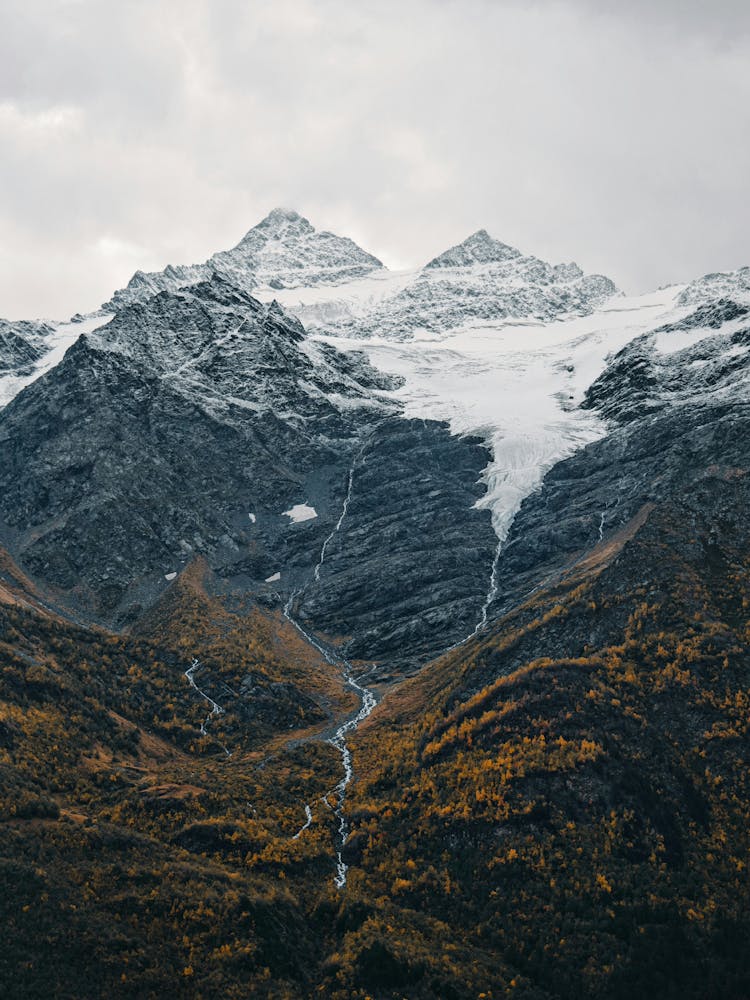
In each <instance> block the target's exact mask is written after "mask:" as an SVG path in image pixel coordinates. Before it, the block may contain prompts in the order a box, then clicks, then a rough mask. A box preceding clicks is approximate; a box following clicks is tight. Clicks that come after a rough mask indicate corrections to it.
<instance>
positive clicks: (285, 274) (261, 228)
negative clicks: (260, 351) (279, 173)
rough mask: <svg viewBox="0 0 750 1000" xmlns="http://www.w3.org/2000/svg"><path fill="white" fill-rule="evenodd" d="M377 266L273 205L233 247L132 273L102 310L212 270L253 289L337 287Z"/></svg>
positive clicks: (193, 280) (191, 282) (340, 240)
mask: <svg viewBox="0 0 750 1000" xmlns="http://www.w3.org/2000/svg"><path fill="white" fill-rule="evenodd" d="M382 268H383V265H382V264H381V262H380V261H379V260H378V259H377V258H376V257H373V256H372V254H369V253H367V252H366V251H365V250H362V249H361V248H360V247H358V246H357V244H356V243H354V242H353V241H352V240H350V239H348V238H346V237H341V236H335V235H334V234H333V233H329V232H318V230H316V229H315V228H314V226H312V225H311V224H310V222H308V220H307V219H305V218H303V217H302V216H301V215H299V214H298V213H297V212H293V211H289V210H287V209H283V208H275V209H274V210H273V211H272V212H270V213H269V214H268V215H267V216H266V217H265V219H263V220H262V221H261V222H259V223H258V224H257V226H253V228H252V229H250V230H249V232H247V233H246V234H245V236H244V237H243V238H242V239H241V240H240V242H239V243H238V244H237V246H236V247H233V248H232V249H231V250H222V251H220V252H219V253H215V254H214V255H213V256H212V257H210V258H209V259H208V260H207V261H206V262H205V264H194V265H187V266H186V265H182V264H180V265H177V266H172V265H171V264H170V265H169V266H168V267H166V268H165V269H164V271H158V272H151V273H148V274H145V273H144V272H143V271H136V273H135V274H134V275H133V277H132V278H131V279H130V281H129V282H128V284H127V286H126V287H125V288H121V289H119V290H118V291H116V292H115V293H114V295H113V296H112V298H111V300H110V301H109V302H107V303H105V305H104V306H103V307H102V308H103V309H105V310H107V311H110V310H115V309H119V308H120V307H122V306H124V305H129V304H131V303H133V302H141V301H143V300H144V299H146V298H148V297H149V296H150V295H153V294H154V293H156V292H160V291H165V290H170V291H174V290H175V289H177V288H181V287H183V286H185V285H194V284H196V283H198V282H200V281H205V280H207V279H209V278H210V277H211V275H212V274H214V273H215V274H219V275H221V276H222V277H224V278H226V279H228V280H230V281H231V282H232V283H233V284H235V285H237V286H238V287H239V288H241V289H242V290H244V291H246V292H252V291H257V290H258V289H264V288H267V289H273V290H279V289H283V288H297V287H299V286H303V287H317V286H318V285H339V284H342V283H344V282H348V281H351V280H353V279H356V278H362V277H364V276H365V275H368V274H371V273H373V272H377V271H379V270H381V269H382Z"/></svg>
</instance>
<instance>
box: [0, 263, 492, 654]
mask: <svg viewBox="0 0 750 1000" xmlns="http://www.w3.org/2000/svg"><path fill="white" fill-rule="evenodd" d="M396 385H397V382H396V381H394V379H392V378H390V377H388V376H384V375H382V374H380V373H378V372H377V371H376V370H375V369H373V368H372V367H371V366H370V365H369V363H368V362H367V361H366V360H365V358H364V356H362V355H359V354H357V353H356V352H353V353H348V354H342V353H340V352H338V351H337V350H335V349H334V348H332V347H330V346H329V345H327V344H325V343H321V342H315V341H311V340H309V339H307V337H306V335H305V331H304V329H303V328H302V326H301V325H300V324H299V322H298V321H297V320H295V319H293V318H292V317H290V316H289V315H287V314H286V313H284V311H283V310H282V309H281V308H280V307H279V306H278V305H277V304H276V303H271V304H269V305H263V304H262V303H260V302H258V301H257V300H256V299H254V298H252V297H250V296H249V295H248V294H247V293H246V292H245V291H243V290H242V289H240V288H238V287H237V286H236V285H234V284H232V283H231V282H230V281H228V280H227V279H226V278H225V277H223V276H219V275H217V274H214V275H212V277H211V278H210V280H208V281H205V282H200V283H198V284H195V285H190V286H187V287H186V288H183V289H180V290H178V291H162V292H160V293H158V294H156V295H153V296H151V297H150V298H148V299H147V300H146V301H144V302H134V303H132V304H130V305H128V306H125V307H123V308H122V309H121V310H120V311H119V312H118V313H117V314H116V316H115V317H114V318H113V319H112V320H111V321H110V322H109V323H108V324H107V325H105V326H103V327H101V328H99V329H97V330H93V331H92V332H90V333H88V334H84V335H83V336H81V337H80V338H79V340H78V341H77V342H76V344H75V345H74V346H73V347H72V348H71V349H70V350H69V351H68V353H67V354H66V356H65V358H64V360H63V361H62V362H61V363H60V364H59V365H58V366H57V367H55V368H54V369H52V371H50V372H49V373H48V374H46V375H44V376H42V377H41V378H39V379H38V380H37V381H36V382H35V383H34V384H33V385H31V386H29V387H27V388H26V389H25V390H24V391H23V392H22V393H21V394H20V395H19V396H18V397H17V398H16V399H15V400H14V401H13V402H12V403H11V404H10V405H9V406H8V407H6V408H5V409H4V410H3V411H0V449H2V453H3V456H4V459H5V461H4V462H3V463H2V467H1V468H0V494H2V499H0V516H1V517H2V527H1V528H0V533H1V534H2V537H3V539H4V541H5V542H7V544H8V546H9V548H10V549H11V550H12V551H13V553H14V554H15V556H16V557H17V558H18V559H19V560H20V561H21V563H22V564H23V565H24V566H25V567H26V568H27V569H28V570H29V571H30V572H31V573H33V575H34V576H35V577H36V578H37V579H38V580H40V581H42V582H43V583H44V584H45V585H46V586H47V587H49V588H52V589H54V590H55V591H56V593H57V594H58V595H60V596H61V597H62V599H63V600H64V601H66V602H67V603H68V604H70V605H72V606H75V607H78V608H79V609H83V610H85V611H87V612H88V613H90V614H94V615H95V616H98V617H99V618H101V619H104V620H106V621H108V622H114V623H115V624H116V623H117V622H121V621H130V620H132V616H133V614H134V611H133V608H134V607H135V606H140V607H148V606H149V604H151V603H152V602H153V600H155V599H156V597H157V596H158V594H159V593H160V592H161V591H162V590H163V589H164V588H165V587H166V586H167V585H168V582H169V580H170V579H172V578H173V576H174V574H176V573H179V572H180V570H181V568H182V567H184V566H185V565H187V564H188V563H189V562H190V561H191V560H192V559H194V558H195V557H196V556H199V555H201V556H204V557H205V558H206V559H207V560H208V562H209V565H210V566H211V567H212V568H213V569H214V571H215V572H216V573H217V575H218V576H219V578H220V579H221V580H223V581H224V585H225V587H226V589H227V590H228V591H229V592H238V593H242V594H252V595H255V597H256V598H257V599H258V600H259V601H261V602H263V603H265V604H267V605H269V604H270V605H271V606H273V605H274V604H276V605H283V604H284V603H285V602H286V600H287V599H288V597H289V595H290V594H291V593H293V592H297V591H299V592H300V593H301V595H304V596H301V597H300V599H301V600H304V602H306V603H305V606H306V607H307V602H310V608H311V610H310V611H309V612H306V613H308V614H312V610H313V609H314V611H315V614H316V616H317V617H316V622H315V624H316V626H320V627H321V628H325V630H326V631H327V632H329V633H330V634H331V635H333V636H346V637H347V638H348V640H349V641H350V644H351V652H352V655H355V654H356V655H357V656H360V657H362V658H370V659H387V658H390V657H392V656H394V657H395V660H394V662H396V666H397V668H400V669H408V668H410V667H411V666H413V665H415V664H416V662H417V661H418V660H419V659H420V658H422V657H424V656H429V655H434V654H435V653H437V652H439V651H440V650H441V649H442V648H443V647H444V646H445V645H447V644H449V643H450V642H453V641H456V640H457V639H459V638H461V637H462V635H463V633H464V631H465V630H466V629H467V627H468V625H469V624H472V625H473V621H474V620H475V619H476V617H477V615H478V609H479V607H481V604H482V600H483V598H484V593H485V590H486V581H487V577H488V575H489V568H490V563H491V560H492V552H493V548H494V543H495V538H494V534H493V531H492V528H491V524H490V518H489V514H488V513H486V512H479V511H477V510H474V509H473V504H474V502H475V500H476V499H478V497H479V495H480V494H481V493H482V488H481V487H478V486H477V485H476V483H477V482H478V480H479V478H480V473H481V470H482V468H483V467H484V465H485V464H486V461H487V452H486V450H485V448H484V447H482V445H481V444H480V442H478V441H473V440H468V439H461V438H456V437H453V436H452V435H451V434H450V433H449V431H448V429H447V427H446V426H445V425H441V424H439V423H436V422H430V421H426V422H424V421H407V420H405V419H404V418H403V416H402V415H401V410H400V407H399V405H398V404H397V403H396V402H394V400H393V399H392V398H391V397H390V395H389V394H388V391H389V390H392V389H393V388H395V386H396ZM360 465H361V468H360ZM363 470H365V471H364V473H363ZM352 474H353V475H354V477H355V485H354V492H353V497H352V503H351V507H350V512H349V514H348V516H347V518H345V519H344V520H343V521H341V515H342V509H343V503H344V499H345V497H346V496H347V492H348V491H349V489H350V486H351V475H352ZM300 512H301V513H300ZM340 521H341V523H340V524H339V522H340ZM337 525H338V529H337ZM381 529H382V530H381ZM329 535H330V536H332V537H331V540H330V544H328V545H327V546H326V553H327V556H328V558H327V560H326V562H325V563H324V564H323V565H322V566H320V568H319V572H318V574H317V575H318V579H315V569H316V566H318V563H319V562H320V557H321V552H322V550H323V545H324V542H325V541H326V538H327V537H328V536H329ZM446 566H450V567H451V569H452V572H451V575H450V577H449V578H448V579H446V578H444V577H445V573H444V571H445V568H446ZM354 577H356V583H355V581H354ZM312 584H314V587H313V586H312ZM415 613H419V614H421V613H424V614H425V616H426V617H425V619H424V622H423V624H422V625H420V626H418V627H417V626H415V624H414V621H413V618H414V615H415Z"/></svg>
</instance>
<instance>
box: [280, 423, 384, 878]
mask: <svg viewBox="0 0 750 1000" xmlns="http://www.w3.org/2000/svg"><path fill="white" fill-rule="evenodd" d="M368 441H369V439H366V440H365V441H364V442H363V444H362V447H361V448H360V449H359V451H358V452H357V454H356V455H355V457H354V461H353V462H352V464H351V467H350V469H349V479H348V483H347V491H346V496H345V497H344V502H343V504H342V507H341V514H340V515H339V519H338V521H337V522H336V524H335V526H334V528H333V531H331V533H330V534H329V535H328V536H327V537H326V539H325V541H324V542H323V545H322V547H321V550H320V556H319V558H318V562H317V564H316V566H315V570H314V572H313V579H314V580H319V579H320V568H321V566H322V565H323V563H324V562H325V557H326V550H327V549H328V546H329V545H330V543H331V541H332V540H333V538H334V537H335V536H336V535H337V534H338V532H339V531H340V530H341V525H342V524H343V523H344V519H345V518H346V512H347V510H348V509H349V503H350V502H351V498H352V491H353V489H354V474H355V472H356V469H357V465H358V463H359V462H360V461H361V460H362V459H363V456H364V453H365V449H366V448H367V444H368ZM304 589H305V588H304V587H303V588H301V589H300V590H295V591H293V592H292V594H290V596H289V599H288V601H287V602H286V604H285V605H284V617H285V618H286V619H287V621H289V622H290V623H291V624H292V625H293V626H294V627H295V628H296V629H297V631H298V632H299V633H300V635H301V636H302V637H303V638H304V639H305V640H306V641H307V642H309V643H310V645H311V646H313V647H314V648H315V649H317V650H318V652H319V653H320V654H321V656H323V657H324V659H325V660H327V662H328V663H330V664H331V665H332V666H337V667H340V668H341V671H342V673H343V676H344V681H345V682H346V684H347V685H348V686H349V687H350V688H352V690H353V691H356V693H357V695H358V697H359V700H360V708H359V711H358V712H357V714H356V715H354V716H352V717H350V718H349V719H347V720H346V721H345V722H343V723H342V724H341V725H340V726H339V728H338V729H337V730H336V732H335V733H334V734H333V736H331V737H330V739H329V740H328V743H330V744H331V746H333V747H335V748H336V749H337V750H338V752H339V753H340V754H341V765H342V768H343V771H344V774H343V777H342V778H341V781H339V783H338V784H337V785H336V787H335V789H334V790H333V793H332V794H335V796H336V805H335V806H334V807H333V812H334V815H335V816H336V819H337V820H338V846H337V850H336V876H335V878H334V884H335V885H336V888H337V889H343V888H344V886H345V885H346V874H347V871H348V866H347V864H346V863H345V862H344V859H343V849H344V845H345V844H346V841H347V838H348V836H349V824H348V823H347V821H346V816H345V814H344V800H345V798H346V789H347V787H348V786H349V784H350V782H351V780H352V778H353V777H354V769H353V767H352V754H351V751H350V749H349V747H348V745H347V742H346V737H347V734H348V733H351V732H353V731H354V730H355V729H356V728H357V726H359V724H360V723H361V722H363V721H364V720H365V719H366V718H367V716H368V715H370V713H371V712H372V710H373V709H374V708H375V706H376V705H377V699H376V697H375V695H374V693H373V692H372V691H371V690H370V688H367V687H365V686H364V685H362V684H360V683H359V681H358V680H357V679H356V678H355V677H354V674H353V672H352V665H351V664H350V663H349V662H348V660H345V659H344V658H343V657H341V656H338V655H337V654H336V653H335V652H334V650H333V649H329V648H326V646H324V645H323V643H321V642H320V641H319V640H318V639H316V638H315V636H314V635H312V634H311V633H310V632H308V631H307V630H306V629H304V628H303V627H302V626H301V625H300V623H299V622H298V621H297V619H296V618H295V617H294V615H293V614H292V610H293V608H294V604H295V601H296V600H297V598H298V597H300V596H301V595H302V593H303V592H304ZM324 801H325V802H326V804H328V796H325V798H324ZM305 815H306V817H307V819H306V822H305V825H304V826H303V827H302V828H301V829H300V830H299V832H298V833H296V834H295V836H294V839H295V840H296V838H297V837H299V835H300V834H301V833H302V832H303V831H304V830H306V829H307V828H308V827H309V826H310V825H311V823H312V810H311V809H310V806H309V805H306V806H305Z"/></svg>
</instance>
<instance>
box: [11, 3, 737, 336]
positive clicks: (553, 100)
mask: <svg viewBox="0 0 750 1000" xmlns="http://www.w3.org/2000/svg"><path fill="white" fill-rule="evenodd" d="M707 10H708V5H705V4H698V3H695V4H693V3H690V2H684V3H683V2H679V3H678V0H663V2H661V3H646V2H645V0H637V2H634V3H630V4H615V3H614V2H612V3H609V2H608V0H604V2H598V0H597V2H596V3H595V2H594V0H537V2H535V3H520V2H516V0H507V2H504V3H492V4H490V3H488V2H487V0H463V2H461V3H458V2H456V0H412V2H411V3H409V4H397V3H396V2H395V0H380V2H378V3H375V2H373V0H362V2H359V3H357V4H351V3H347V2H345V0H275V2H262V3H261V2H250V3H248V2H246V0H242V2H240V0H213V2H209V0H180V2H178V0H148V2H147V0H126V2H121V3H118V4H110V3H103V2H95V0H67V2H60V0H56V2H54V0H37V2H35V3H26V4H21V3H18V2H16V0H10V2H7V3H5V4H3V5H2V8H0V150H1V153H2V155H0V192H2V193H0V315H3V314H5V315H16V316H20V315H40V314H47V315H64V314H70V313H71V312H73V311H75V310H78V309H89V308H92V307H93V306H95V305H97V304H98V303H99V302H100V301H103V300H104V299H105V298H107V297H108V295H109V293H110V292H111V290H112V288H113V287H115V286H116V285H119V284H122V283H123V282H124V281H126V280H127V278H128V277H129V275H130V273H132V271H133V270H134V269H135V267H138V266H141V267H144V268H149V267H157V266H159V267H160V266H164V265H165V264H166V263H168V262H191V261H194V260H199V259H204V258H205V257H207V256H208V255H209V254H210V253H211V252H213V251H214V250H216V249H219V248H221V247H225V246H228V245H230V244H232V243H233V242H235V241H236V240H237V239H239V238H240V236H241V235H242V234H243V233H244V232H245V231H246V230H247V229H248V228H249V227H250V226H251V225H252V224H254V222H256V221H257V220H258V219H259V218H260V217H261V216H262V215H263V214H265V212H266V211H267V210H268V209H269V208H271V207H273V205H274V204H277V203H281V204H286V205H290V206H292V207H295V208H297V209H299V210H300V211H302V212H304V213H305V214H307V215H308V216H309V217H310V218H311V219H312V221H313V222H314V223H316V224H318V225H321V226H325V227H327V228H331V229H335V230H338V231H340V232H342V233H345V234H347V235H351V236H353V237H354V238H355V239H357V240H358V241H359V242H361V243H362V244H363V245H365V246H366V247H367V248H368V249H369V250H372V251H373V252H375V253H376V254H378V256H382V257H385V258H386V260H391V261H393V262H395V263H401V264H419V263H421V262H423V261H425V260H427V259H429V258H430V257H432V256H434V255H435V254H436V253H438V252H439V251H441V250H442V249H444V248H445V247H447V246H448V245H450V244H451V243H455V242H457V241H458V240H460V239H462V238H463V237H464V236H466V235H467V234H468V233H469V232H471V231H473V230H475V229H478V228H480V227H486V228H488V229H489V230H490V231H492V232H493V233H495V234H496V235H497V236H499V237H500V238H502V239H506V240H507V241H508V242H512V243H515V244H516V245H519V246H521V247H522V248H523V249H525V250H528V251H530V252H535V253H538V254H540V255H543V256H547V257H548V258H551V259H555V260H558V259H570V258H577V259H578V260H579V261H580V262H581V264H582V265H584V266H585V267H586V268H587V269H589V270H601V271H605V272H607V273H610V274H611V275H612V276H613V277H614V278H615V280H617V281H618V282H620V283H621V284H623V285H624V286H626V287H629V288H645V287H649V286H655V285H657V284H662V283H666V282H668V281H675V280H680V279H689V278H691V277H692V276H694V275H695V274H698V273H703V272H705V271H707V270H714V269H718V268H726V267H736V266H739V265H740V264H744V263H747V262H748V259H750V253H749V252H748V245H747V228H748V227H747V222H748V219H747V210H746V201H747V198H746V190H747V181H746V178H747V176H748V175H749V173H750V111H749V110H748V109H749V108H750V70H749V69H748V67H749V66H750V59H749V58H748V57H749V56H750V41H748V34H747V32H746V28H747V22H748V13H747V11H746V9H745V4H739V3H737V4H735V3H732V2H730V0H726V2H724V3H715V4H713V5H712V6H711V10H712V11H713V14H714V16H713V17H711V18H708V17H707V16H706V11H707ZM721 25H724V26H730V25H731V29H732V30H731V31H728V30H724V29H723V28H722V29H721V30H719V27H720V26H721ZM717 26H718V27H717Z"/></svg>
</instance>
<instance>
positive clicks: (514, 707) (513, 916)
mask: <svg viewBox="0 0 750 1000" xmlns="http://www.w3.org/2000/svg"><path fill="white" fill-rule="evenodd" d="M748 273H749V272H748V269H747V268H743V269H740V270H739V271H736V272H732V273H726V274H713V275H707V276H705V277H704V278H701V279H698V280H696V281H694V282H692V283H691V284H689V285H684V286H676V287H673V288H667V289H661V290H659V291H658V292H656V293H653V294H650V295H646V296H639V297H625V296H622V295H618V294H615V288H614V286H613V285H612V283H611V282H609V281H608V279H604V278H600V277H597V276H588V277H587V276H585V275H583V274H582V273H581V272H580V269H578V268H577V267H576V266H575V265H557V266H554V267H553V266H552V265H549V264H546V263H544V262H543V261H540V260H538V259H536V258H533V257H526V256H524V255H522V254H521V253H520V252H519V251H517V250H515V249H514V248H512V247H509V246H507V245H505V244H502V243H500V242H498V241H496V240H494V239H492V238H491V237H490V236H489V235H488V234H487V233H486V232H484V231H480V232H479V233H477V234H475V235H474V236H473V237H470V238H469V239H468V240H466V241H464V242H463V243H462V244H460V245H458V246H457V247H454V248H451V250H449V251H446V253H444V254H441V255H440V256H438V257H436V258H435V259H434V260H433V261H431V262H430V263H429V264H428V265H427V266H426V267H424V268H423V269H421V270H420V271H419V272H416V273H411V274H402V275H392V274H390V273H389V272H387V270H386V269H385V268H383V267H382V266H381V265H380V264H379V262H378V261H377V260H375V259H374V258H372V257H370V256H369V255H367V254H365V253H364V251H361V250H360V249H359V248H358V247H356V246H355V245H354V244H352V243H351V242H350V241H346V240H342V239H340V238H338V237H334V236H331V234H326V233H318V232H316V231H315V230H314V229H313V228H312V226H310V224H309V223H307V222H306V220H304V219H302V218H301V217H300V216H298V215H296V213H290V212H278V211H277V212H273V213H271V215H270V216H269V217H268V218H267V219H266V220H264V222H263V223H261V224H260V225H259V226H256V227H255V228H254V229H252V230H250V232H249V233H248V236H247V237H246V238H245V239H244V240H243V241H242V243H241V244H240V245H239V246H238V247H237V248H235V249H234V250H232V251H228V252H226V253H225V254H217V255H215V256H214V258H212V259H211V261H210V262H209V263H207V264H206V265H199V266H197V267H191V268H171V269H167V271H165V272H163V273H162V274H159V275H137V276H135V277H134V279H133V281H132V282H131V283H130V285H129V286H128V288H126V289H123V290H121V291H120V292H117V293H115V296H113V299H112V301H111V303H109V304H108V307H109V308H111V310H112V312H110V313H102V314H99V315H97V316H92V317H87V318H85V319H83V318H78V322H76V323H73V322H71V323H69V324H48V325H47V326H41V325H40V326H22V325H19V324H15V325H13V327H12V328H10V327H3V328H2V330H3V332H4V339H3V340H2V344H3V345H4V347H3V350H4V355H3V356H4V357H5V358H6V359H8V360H7V368H6V376H5V381H2V382H0V392H4V395H3V396H2V397H0V405H2V404H4V403H5V404H7V405H4V407H3V408H2V409H0V457H1V458H2V461H0V544H2V545H3V546H4V548H3V549H0V773H2V776H3V782H2V794H0V823H2V824H3V833H4V834H5V836H4V841H3V842H4V845H5V847H4V850H3V852H2V857H0V870H1V871H2V877H3V884H4V885H5V886H6V887H8V888H9V890H10V891H8V892H6V893H5V896H4V898H5V908H4V910H3V922H4V927H5V928H6V937H5V947H4V949H3V954H2V957H0V988H1V989H2V992H3V993H4V995H9V996H19V997H34V996H40V995H47V994H49V995H60V996H67V995H71V996H72V995H76V996H81V997H88V996H91V997H94V996H101V995H103V994H104V993H108V992H109V993H113V994H114V995H122V996H133V997H143V996H160V995H165V994H169V995H175V996H185V997H188V996H195V995H197V994H198V993H200V994H201V995H204V996H237V997H239V996H246V995H247V993H248V991H250V992H252V993H253V995H257V996H259V997H269V998H271V997H273V998H275V1000H281V998H291V997H303V996H310V997H312V996H320V995H324V996H329V997H331V998H332V1000H349V998H351V997H359V998H362V1000H363V998H364V997H367V996H370V997H377V998H393V1000H396V998H401V997H403V996H409V997H410V998H414V1000H433V998H436V997H440V998H441V1000H442V998H453V1000H469V998H471V1000H475V998H476V997H481V996H484V997H486V998H492V997H498V996H513V997H522V998H524V1000H580V998H585V1000H625V998H630V997H632V996H648V997H654V998H655V1000H675V998H676V997H680V998H689V1000H705V998H707V997H717V998H718V997H721V998H722V1000H727V998H729V1000H745V998H746V997H747V995H748V993H749V992H750V968H749V967H748V964H747V949H746V948H745V947H744V943H745V941H746V939H747V934H748V930H750V928H748V924H747V913H748V911H749V910H750V905H749V904H750V900H749V899H748V891H747V880H746V878H745V875H746V871H745V868H746V864H747V854H748V848H749V847H750V845H748V840H747V831H748V829H749V828H750V796H749V794H748V791H749V790H748V787H747V763H748V761H747V747H748V732H747V720H748V705H749V704H750V701H749V699H750V693H749V692H750V678H749V677H748V672H747V663H748V662H749V661H750V650H749V649H748V636H749V635H750V632H749V631H748V630H749V628H750V619H749V618H748V608H749V607H750V593H748V585H747V582H748V579H750V576H748V568H749V567H750V534H748V528H747V519H746V516H745V515H746V510H747V506H748V502H750V494H748V490H749V489H750V486H749V485H748V484H750V475H749V474H750V450H749V448H750V446H749V445H748V441H750V436H749V435H748V427H747V423H748V418H749V415H750V407H749V404H750V358H749V357H748V351H750V286H749V284H748ZM276 296H278V298H279V300H280V301H275V298H276ZM300 318H301V319H302V320H303V321H304V322H302V321H301V319H300ZM307 327H309V329H308V328H307ZM11 356H12V358H11ZM2 377H3V376H2V375H1V373H0V378H2ZM6 550H7V551H6ZM367 685H369V687H368V686H367ZM376 702H380V704H379V705H378V706H377V707H375V706H376ZM342 872H343V877H342ZM71 940H73V941H74V944H73V945H71V943H70V942H71Z"/></svg>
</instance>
